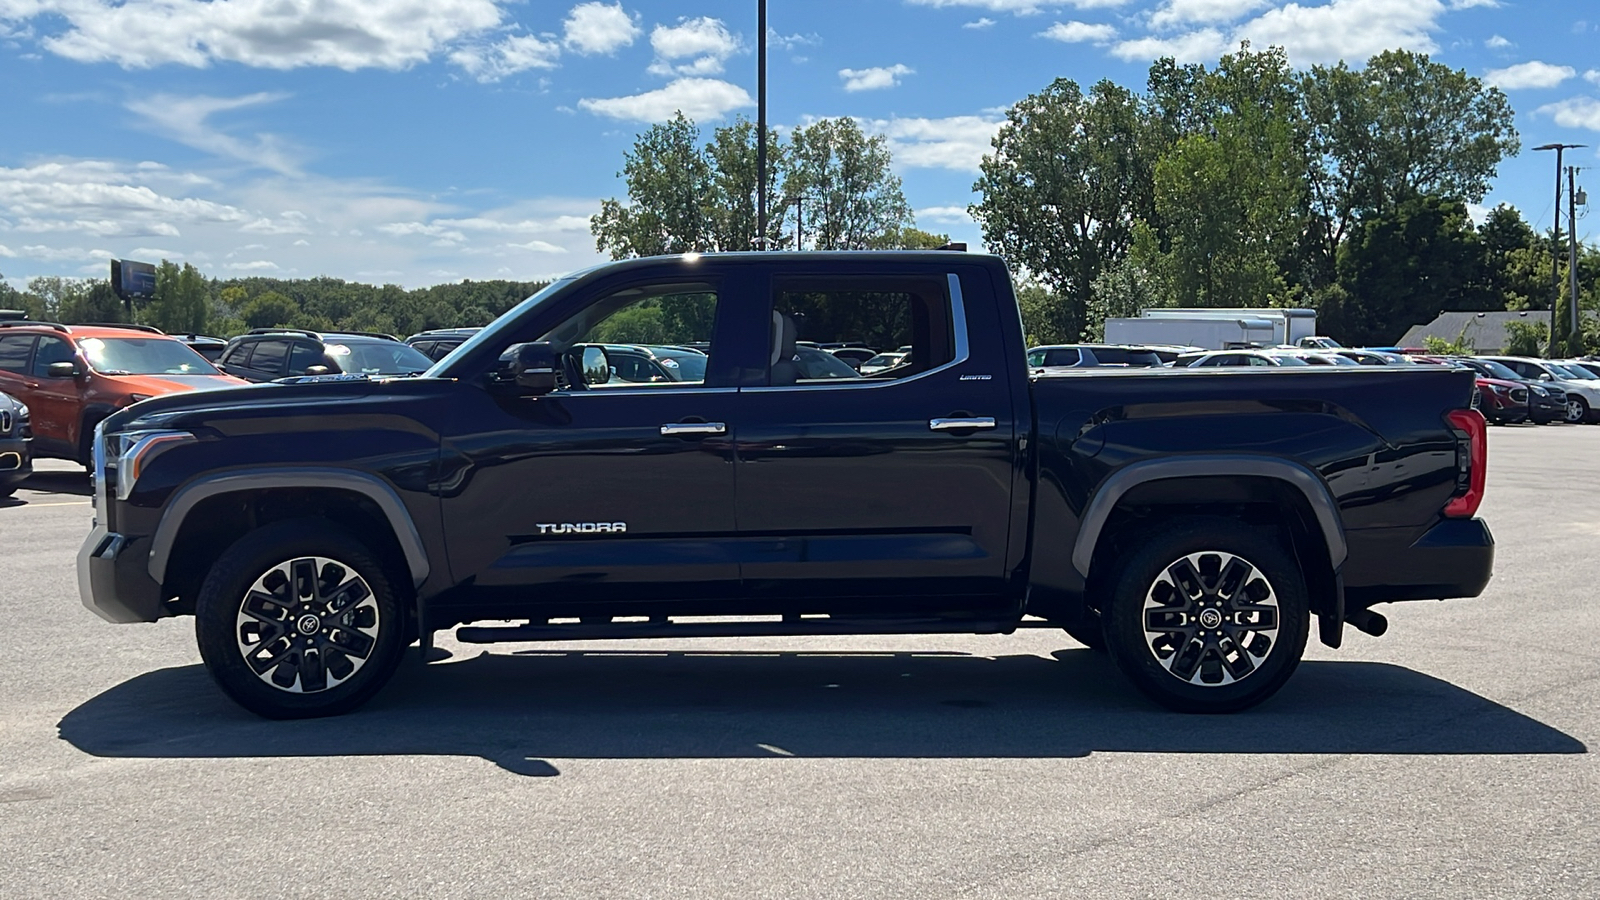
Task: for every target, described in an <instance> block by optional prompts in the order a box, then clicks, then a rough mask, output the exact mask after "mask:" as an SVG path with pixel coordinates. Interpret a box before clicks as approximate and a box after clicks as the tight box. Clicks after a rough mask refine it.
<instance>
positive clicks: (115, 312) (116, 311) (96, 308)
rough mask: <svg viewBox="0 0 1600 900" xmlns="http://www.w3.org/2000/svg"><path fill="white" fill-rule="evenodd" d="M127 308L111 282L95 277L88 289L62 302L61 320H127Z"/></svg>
mask: <svg viewBox="0 0 1600 900" xmlns="http://www.w3.org/2000/svg"><path fill="white" fill-rule="evenodd" d="M127 318H128V314H127V309H126V307H125V306H124V305H123V303H122V299H121V298H120V297H118V296H117V295H116V292H115V291H113V290H111V283H110V282H109V281H105V280H103V279H99V278H97V279H94V280H93V281H90V282H89V284H88V289H87V290H85V291H82V292H81V293H75V294H74V295H73V296H72V297H71V298H68V299H66V300H63V302H62V304H61V321H63V322H66V323H68V324H71V323H73V322H125V321H127Z"/></svg>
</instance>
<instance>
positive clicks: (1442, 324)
mask: <svg viewBox="0 0 1600 900" xmlns="http://www.w3.org/2000/svg"><path fill="white" fill-rule="evenodd" d="M1549 321H1550V311H1549V310H1547V309H1546V310H1537V309H1533V310H1524V311H1522V312H1471V311H1467V312H1448V311H1447V312H1442V313H1440V314H1439V317H1438V318H1437V319H1434V320H1433V321H1432V322H1429V323H1428V324H1426V325H1413V326H1411V329H1410V330H1409V331H1407V332H1406V333H1405V336H1404V337H1402V338H1401V339H1400V340H1399V341H1398V342H1397V343H1396V344H1395V346H1396V347H1422V346H1425V344H1424V339H1425V338H1430V337H1436V338H1439V339H1440V340H1444V341H1449V342H1450V343H1455V342H1456V341H1458V340H1460V341H1464V342H1466V343H1468V344H1470V345H1471V346H1472V347H1473V349H1475V350H1476V351H1478V352H1479V353H1498V352H1499V351H1501V350H1503V349H1505V346H1506V341H1507V336H1506V325H1507V324H1508V323H1510V322H1527V323H1529V324H1537V323H1539V322H1545V323H1547V324H1548V323H1549Z"/></svg>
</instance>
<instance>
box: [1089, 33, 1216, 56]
mask: <svg viewBox="0 0 1600 900" xmlns="http://www.w3.org/2000/svg"><path fill="white" fill-rule="evenodd" d="M1230 46H1231V44H1230V42H1229V40H1228V39H1227V38H1225V37H1223V36H1222V32H1220V31H1218V30H1217V29H1215V28H1204V29H1201V30H1199V31H1191V32H1189V33H1188V34H1183V35H1179V36H1177V37H1170V38H1162V37H1142V38H1137V39H1135V40H1129V41H1122V42H1120V43H1118V44H1117V45H1116V46H1114V47H1112V48H1111V55H1112V56H1115V57H1116V58H1118V59H1125V60H1129V61H1134V60H1146V59H1156V58H1158V57H1162V56H1170V57H1172V58H1173V59H1176V60H1177V61H1178V62H1180V63H1192V62H1204V61H1207V60H1212V59H1216V58H1217V57H1219V56H1221V55H1222V54H1224V53H1226V52H1228V48H1229V47H1230Z"/></svg>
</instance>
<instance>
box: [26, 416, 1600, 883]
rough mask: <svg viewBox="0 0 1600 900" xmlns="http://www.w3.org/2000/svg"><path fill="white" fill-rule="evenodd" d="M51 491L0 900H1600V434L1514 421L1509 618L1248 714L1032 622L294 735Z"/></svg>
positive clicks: (472, 674) (1429, 640) (1453, 608)
mask: <svg viewBox="0 0 1600 900" xmlns="http://www.w3.org/2000/svg"><path fill="white" fill-rule="evenodd" d="M43 467H44V468H46V469H48V471H43V472H41V473H40V474H38V475H36V476H35V477H34V479H33V480H32V481H31V482H30V483H29V485H28V486H27V487H26V488H25V489H24V490H22V491H19V493H18V495H17V497H16V499H14V500H12V501H4V502H0V647H3V648H4V652H3V653H0V686H3V688H4V689H3V690H0V894H3V895H5V896H8V897H102V896H104V897H153V896H172V897H177V896H197V897H218V896H237V897H272V898H279V897H341V898H342V897H363V896H430V897H486V896H537V897H582V898H592V897H663V898H679V897H807V898H817V897H828V898H835V897H838V898H845V897H863V898H865V897H873V898H880V897H908V898H911V897H915V898H924V897H994V898H1015V897H1054V896H1062V897H1160V898H1173V897H1208V898H1209V897H1278V896H1292V897H1341V898H1342V897H1384V898H1398V897H1439V896H1449V897H1455V898H1459V897H1505V896H1536V897H1593V896H1595V895H1596V894H1597V893H1600V764H1597V762H1596V756H1595V755H1594V754H1591V753H1589V752H1588V749H1589V748H1590V747H1592V746H1595V745H1596V743H1597V742H1600V714H1597V712H1596V711H1597V710H1600V650H1597V648H1596V643H1595V636H1596V635H1600V599H1597V598H1596V593H1595V585H1596V584H1597V583H1600V477H1597V475H1600V428H1596V427H1573V426H1559V427H1537V426H1520V427H1514V428H1497V429H1493V430H1492V431H1491V433H1490V474H1489V494H1488V499H1487V500H1486V502H1485V503H1484V506H1483V512H1482V514H1483V515H1484V516H1485V517H1486V518H1487V519H1488V520H1489V522H1490V525H1491V527H1492V529H1493V530H1494V533H1495V536H1496V538H1497V540H1498V541H1499V551H1498V560H1497V564H1496V573H1495V579H1494V581H1493V583H1492V584H1491V585H1490V587H1489V590H1488V592H1487V593H1486V594H1485V595H1484V596H1483V597H1481V598H1478V599H1475V600H1459V601H1452V602H1449V603H1434V602H1424V603H1413V604H1401V605H1395V606H1390V607H1388V608H1386V609H1385V610H1384V611H1385V612H1386V613H1387V614H1388V615H1389V618H1390V622H1391V628H1390V632H1389V634H1388V635H1387V636H1385V637H1383V638H1370V637H1367V636H1365V635H1362V634H1360V633H1357V632H1355V631H1354V630H1348V631H1347V637H1346V645H1345V648H1344V649H1342V650H1339V651H1330V650H1327V649H1326V648H1323V647H1321V646H1320V645H1315V646H1314V648H1313V649H1312V650H1311V652H1310V655H1309V659H1308V661H1307V662H1306V663H1305V664H1303V666H1302V667H1301V669H1300V671H1299V672H1298V673H1297V674H1296V676H1295V677H1294V679H1292V680H1291V681H1290V683H1289V685H1288V686H1287V687H1286V688H1285V689H1284V690H1283V691H1282V692H1281V693H1280V694H1279V695H1278V696H1276V697H1275V698H1273V699H1272V700H1270V701H1268V702H1267V703H1265V704H1264V705H1262V706H1261V707H1259V708H1257V709H1255V710H1252V711H1250V712H1247V713H1242V714H1238V715H1233V716H1220V717H1192V716H1189V717H1186V716H1178V715H1174V714H1169V713H1165V712H1162V711H1160V710H1158V709H1157V708H1155V707H1153V706H1152V705H1150V704H1149V703H1147V702H1145V701H1144V700H1142V699H1141V698H1139V697H1138V696H1136V695H1135V694H1134V693H1133V692H1132V690H1131V689H1130V688H1128V687H1127V686H1125V684H1124V683H1123V681H1122V679H1121V678H1120V676H1118V675H1117V673H1116V672H1115V671H1114V670H1113V669H1112V668H1111V666H1110V664H1109V663H1108V662H1106V661H1105V660H1104V659H1103V658H1102V657H1100V656H1099V655H1097V654H1094V653H1091V652H1089V651H1088V650H1085V649H1083V648H1081V647H1079V646H1078V645H1077V644H1075V643H1074V642H1073V641H1072V640H1071V639H1070V638H1068V637H1066V636H1065V635H1064V634H1061V633H1057V632H1051V631H1042V630H1041V631H1030V632H1023V633H1020V634H1016V635H1011V636H986V637H949V636H927V637H903V638H884V637H872V638H860V639H849V640H843V639H836V638H805V639H797V638H767V639H737V640H735V639H726V640H700V641H676V642H671V643H663V642H636V643H632V644H583V645H579V644H571V645H503V646H499V647H495V648H493V649H491V650H490V651H489V652H487V653H485V652H483V650H482V649H481V648H477V647H467V646H462V645H457V644H453V643H451V642H449V641H448V640H446V641H443V642H442V645H443V647H444V648H445V649H446V650H447V651H448V652H449V653H450V654H451V656H450V658H449V659H447V660H444V661H442V662H439V663H435V664H433V665H431V666H429V667H427V668H425V669H424V668H423V667H422V666H420V665H416V664H413V665H410V666H407V667H406V668H405V669H403V670H402V674H401V676H400V677H398V678H396V680H395V681H394V683H392V684H391V685H390V686H389V687H388V688H386V689H385V691H384V692H383V693H382V694H380V695H379V697H378V698H377V699H376V700H375V701H374V702H373V703H371V704H370V705H369V706H367V707H366V708H364V709H363V710H361V711H359V712H357V713H355V714H352V715H349V716H346V717H343V718H338V719H327V720H318V721H305V722H277V723H274V722H266V721H262V720H259V719H256V718H254V717H253V716H251V715H249V714H248V713H245V712H243V711H242V710H240V709H238V708H237V707H235V706H233V705H232V704H231V703H229V702H228V701H227V700H225V699H224V698H223V697H222V696H221V694H220V693H219V692H218V691H217V690H216V689H215V688H214V687H213V686H212V684H211V683H210V681H209V680H208V678H207V676H206V675H205V672H204V671H203V670H202V668H201V667H200V664H199V655H198V653H197V652H196V650H195V647H194V639H193V628H192V620H190V619H178V620H167V621H164V622H161V623H157V624H154V625H137V626H113V625H108V624H105V623H103V622H101V621H100V620H99V619H97V618H96V617H94V616H93V615H92V614H91V613H89V612H88V611H87V610H85V609H83V608H82V607H81V606H80V605H79V601H78V597H77V589H76V583H75V580H74V574H73V557H74V555H75V553H76V551H77V549H78V545H79V543H80V542H81V540H82V538H83V536H84V534H85V533H86V532H87V529H88V523H89V515H90V508H89V505H88V497H87V496H85V495H86V493H87V483H86V480H85V479H84V477H83V475H82V474H81V471H80V470H78V469H77V468H75V467H72V466H67V465H64V464H54V463H45V464H43ZM413 652H415V651H413Z"/></svg>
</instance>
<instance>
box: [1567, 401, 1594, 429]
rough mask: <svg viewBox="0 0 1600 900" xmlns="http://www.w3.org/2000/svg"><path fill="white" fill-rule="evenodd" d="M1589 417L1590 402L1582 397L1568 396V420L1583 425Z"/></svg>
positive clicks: (1570, 422)
mask: <svg viewBox="0 0 1600 900" xmlns="http://www.w3.org/2000/svg"><path fill="white" fill-rule="evenodd" d="M1588 418H1589V404H1588V402H1587V401H1585V400H1584V399H1583V398H1582V397H1570V396H1569V397H1568V398H1567V422H1568V424H1571V425H1582V424H1583V423H1584V422H1585V421H1587V420H1588Z"/></svg>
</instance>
